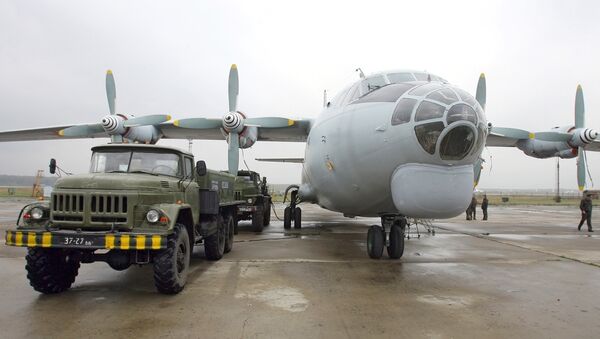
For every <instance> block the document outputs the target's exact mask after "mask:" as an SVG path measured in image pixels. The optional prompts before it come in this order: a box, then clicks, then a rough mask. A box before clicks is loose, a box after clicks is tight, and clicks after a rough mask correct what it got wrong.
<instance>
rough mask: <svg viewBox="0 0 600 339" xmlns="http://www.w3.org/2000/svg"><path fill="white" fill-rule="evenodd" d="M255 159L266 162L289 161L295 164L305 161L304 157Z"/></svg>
mask: <svg viewBox="0 0 600 339" xmlns="http://www.w3.org/2000/svg"><path fill="white" fill-rule="evenodd" d="M255 160H257V161H264V162H289V163H295V164H302V163H304V158H256V159H255Z"/></svg>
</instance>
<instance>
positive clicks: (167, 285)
mask: <svg viewBox="0 0 600 339" xmlns="http://www.w3.org/2000/svg"><path fill="white" fill-rule="evenodd" d="M182 230H183V231H185V232H187V230H186V229H185V226H183V225H181V224H176V225H175V227H174V229H173V234H172V235H171V236H170V237H169V238H168V239H167V248H165V249H163V250H161V251H160V252H159V253H158V254H157V255H155V256H154V286H156V289H157V290H158V291H159V292H160V293H163V294H177V293H179V292H181V291H182V290H183V288H184V287H185V284H184V285H180V284H179V282H178V281H177V278H176V276H177V272H174V270H176V269H177V268H176V267H173V265H172V262H171V261H172V256H174V255H177V254H176V253H175V250H176V249H177V239H178V238H179V234H180V233H181V232H182ZM188 237H189V235H188ZM188 243H189V238H188ZM188 246H189V245H188ZM188 251H189V252H190V259H191V251H192V248H191V247H188ZM188 265H189V261H188Z"/></svg>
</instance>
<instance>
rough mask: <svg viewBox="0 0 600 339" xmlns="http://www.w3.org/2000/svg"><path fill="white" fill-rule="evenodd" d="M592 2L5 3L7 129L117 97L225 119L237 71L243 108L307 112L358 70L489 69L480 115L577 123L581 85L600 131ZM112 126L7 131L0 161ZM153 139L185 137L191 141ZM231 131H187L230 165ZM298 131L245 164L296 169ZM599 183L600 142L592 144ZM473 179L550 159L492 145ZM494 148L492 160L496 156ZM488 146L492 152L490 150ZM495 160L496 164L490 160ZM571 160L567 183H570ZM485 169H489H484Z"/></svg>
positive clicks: (595, 5)
mask: <svg viewBox="0 0 600 339" xmlns="http://www.w3.org/2000/svg"><path fill="white" fill-rule="evenodd" d="M599 15H600V2H597V1H592V0H590V1H569V2H566V1H498V2H492V1H485V2H484V1H469V2H466V1H373V0H371V1H357V2H353V1H327V2H325V1H306V0H303V1H295V2H293V4H292V2H286V1H211V2H205V1H168V2H167V1H164V2H161V4H156V2H152V3H151V2H150V1H105V0H104V1H56V0H53V1H24V0H14V1H11V0H8V1H2V2H0V70H1V72H0V74H1V76H0V114H1V116H2V124H1V125H0V130H13V129H22V128H33V127H43V126H52V125H62V124H71V123H94V122H99V120H100V118H101V117H102V116H104V115H105V114H107V113H108V106H107V103H106V94H105V87H104V86H105V84H104V76H105V71H106V70H107V69H112V70H113V72H114V74H115V79H116V83H117V98H118V101H117V110H118V111H119V112H124V113H130V114H135V115H144V114H161V113H162V114H164V113H169V114H172V115H173V116H174V117H176V118H188V117H221V116H222V115H223V114H224V113H226V111H227V75H228V71H229V66H230V64H232V63H236V64H238V67H239V72H240V99H239V109H240V110H242V111H244V112H246V113H247V114H248V115H250V116H253V117H257V116H286V117H305V118H316V117H317V116H318V114H319V112H320V110H321V106H322V100H323V99H322V93H323V90H324V89H327V90H328V91H329V92H330V93H331V95H334V94H335V92H337V91H338V90H340V89H341V88H342V87H343V86H345V85H347V84H348V83H349V82H351V81H354V80H356V79H357V75H356V73H355V72H354V69H356V68H357V67H361V68H362V69H363V70H365V72H366V73H370V72H376V71H379V70H389V69H404V68H410V69H417V70H427V71H429V72H431V73H434V74H438V75H440V76H442V77H444V78H446V79H447V80H449V81H450V82H451V83H453V84H456V85H458V86H459V87H461V88H463V89H466V90H468V91H469V92H471V93H473V94H474V92H475V87H476V83H477V79H478V76H479V73H480V72H485V73H486V76H487V88H488V91H487V117H488V120H489V121H490V122H492V123H493V124H494V125H495V126H510V127H519V128H524V129H529V130H533V131H540V130H545V129H547V128H550V127H553V126H558V125H570V124H573V121H574V117H573V114H574V113H573V105H574V97H575V89H576V86H577V84H581V85H582V86H583V89H584V94H585V100H586V108H587V112H586V113H587V117H586V122H587V126H589V127H593V128H596V129H599V130H600V97H599V96H598V94H599V93H600V67H599V63H600V53H599V48H600V47H599V44H598V36H600V21H599V20H598V16H599ZM106 140H107V139H97V140H76V141H66V140H63V141H35V142H20V143H0V159H2V161H0V174H22V175H33V174H35V172H36V170H37V169H45V170H47V164H48V159H49V158H51V157H54V158H57V159H58V162H59V165H60V166H62V167H63V168H65V169H67V170H69V171H72V172H75V173H78V172H85V171H87V169H88V161H89V156H90V153H89V148H90V147H91V146H93V145H97V144H102V143H104V142H106ZM160 143H161V144H168V145H174V146H178V147H181V148H186V149H187V141H166V140H162V141H161V142H160ZM226 150H227V145H226V143H225V142H218V141H195V142H194V145H193V152H194V154H195V156H196V157H197V158H202V159H205V160H206V161H207V164H208V166H209V167H210V168H215V169H224V168H226V167H227V166H226V158H227V157H226ZM303 154H304V144H302V143H266V142H262V143H260V142H259V143H257V144H256V145H255V146H254V147H253V148H251V149H249V150H246V151H245V158H246V160H247V162H248V165H249V166H250V168H251V169H253V170H257V171H259V172H261V173H262V174H264V175H266V176H268V177H269V178H270V181H271V182H273V183H296V182H299V181H300V165H297V164H266V163H258V162H256V161H254V160H253V159H254V158H256V157H284V156H285V157H302V156H303ZM588 154H589V156H588V162H589V165H590V167H591V168H590V171H591V174H592V178H593V179H596V180H597V184H598V186H600V154H591V153H588ZM484 157H485V158H486V161H487V163H486V166H485V169H484V172H483V175H482V179H481V182H480V188H483V189H485V188H553V187H554V186H555V181H556V176H555V166H556V161H555V160H554V159H548V160H538V159H533V158H529V157H527V156H525V155H524V154H523V153H521V152H520V151H519V150H517V149H499V148H489V149H488V150H486V151H484ZM490 158H491V159H490ZM490 160H491V161H490ZM490 164H492V166H490ZM575 167H576V166H575V160H574V159H573V160H564V161H561V171H562V172H561V185H562V186H563V187H565V188H572V189H576V187H577V184H576V175H575ZM490 168H491V171H490Z"/></svg>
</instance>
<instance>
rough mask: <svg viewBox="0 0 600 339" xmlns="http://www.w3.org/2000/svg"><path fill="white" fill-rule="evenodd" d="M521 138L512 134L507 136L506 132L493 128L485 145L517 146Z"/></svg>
mask: <svg viewBox="0 0 600 339" xmlns="http://www.w3.org/2000/svg"><path fill="white" fill-rule="evenodd" d="M519 140H521V138H515V137H512V136H507V135H505V134H501V133H498V132H494V129H492V131H491V132H490V134H489V135H488V137H487V139H486V141H485V145H486V146H492V147H515V146H517V142H518V141H519Z"/></svg>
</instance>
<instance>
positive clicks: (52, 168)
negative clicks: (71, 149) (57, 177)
mask: <svg viewBox="0 0 600 339" xmlns="http://www.w3.org/2000/svg"><path fill="white" fill-rule="evenodd" d="M48 167H50V174H54V173H56V159H54V158H52V159H50V166H48Z"/></svg>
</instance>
